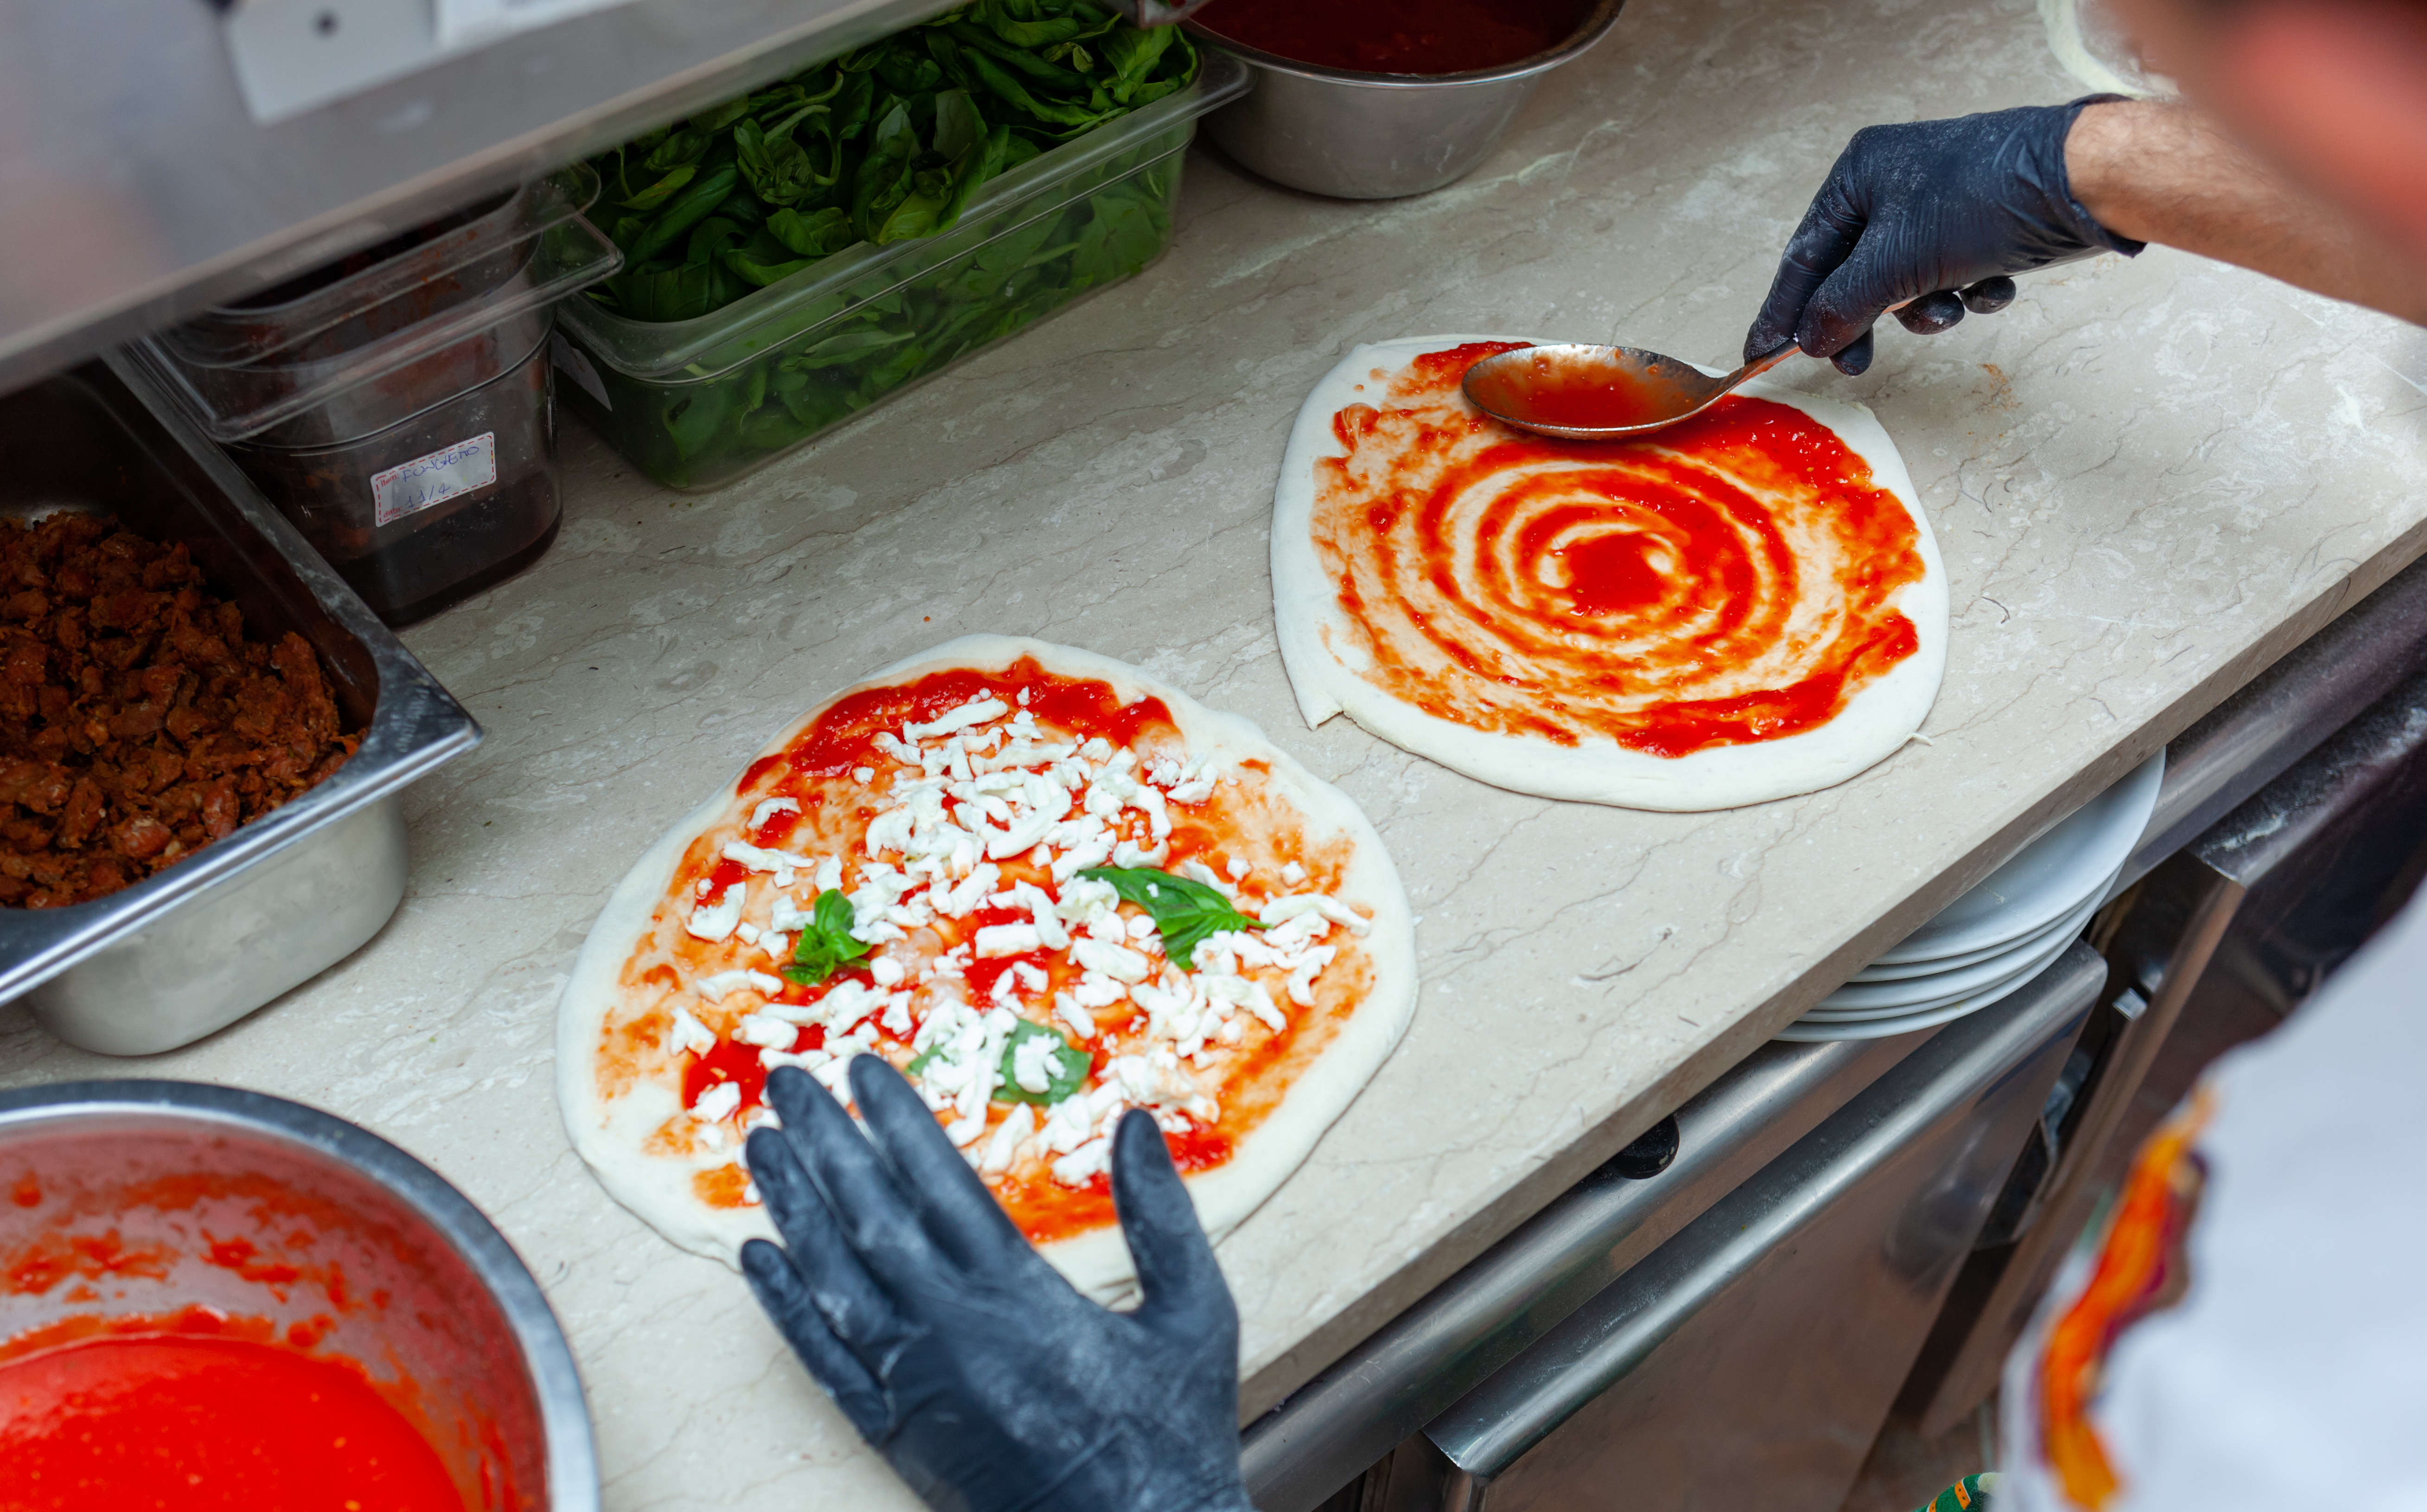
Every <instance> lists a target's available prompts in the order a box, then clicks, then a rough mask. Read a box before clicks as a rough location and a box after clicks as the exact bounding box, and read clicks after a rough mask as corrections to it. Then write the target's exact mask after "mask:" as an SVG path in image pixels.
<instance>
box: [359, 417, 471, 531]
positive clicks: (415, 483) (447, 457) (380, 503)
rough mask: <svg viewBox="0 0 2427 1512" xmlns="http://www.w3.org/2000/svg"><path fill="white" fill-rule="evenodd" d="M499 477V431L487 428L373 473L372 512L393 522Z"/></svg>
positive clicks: (380, 520)
mask: <svg viewBox="0 0 2427 1512" xmlns="http://www.w3.org/2000/svg"><path fill="white" fill-rule="evenodd" d="M496 481H497V432H496V431H482V432H481V433H480V434H479V435H477V436H474V437H473V438H472V439H471V440H469V441H458V442H457V443H455V444H454V445H453V446H451V447H440V448H439V449H438V450H436V451H433V452H432V453H431V454H430V455H429V456H427V457H415V458H414V459H413V460H412V461H411V462H407V463H398V464H397V465H396V466H394V467H391V468H389V469H388V470H387V471H385V472H383V473H374V474H372V475H371V515H372V517H373V518H374V519H376V520H377V521H378V522H379V523H380V524H382V525H393V524H395V523H396V522H397V521H399V520H401V519H403V518H404V517H405V516H406V515H408V514H412V513H414V512H417V511H420V510H426V509H428V508H430V507H431V506H432V505H433V504H444V503H446V502H447V501H448V499H450V498H453V497H455V496H458V495H460V494H468V493H470V492H472V491H473V490H474V489H476V488H486V487H488V486H489V485H490V484H491V483H494V482H496Z"/></svg>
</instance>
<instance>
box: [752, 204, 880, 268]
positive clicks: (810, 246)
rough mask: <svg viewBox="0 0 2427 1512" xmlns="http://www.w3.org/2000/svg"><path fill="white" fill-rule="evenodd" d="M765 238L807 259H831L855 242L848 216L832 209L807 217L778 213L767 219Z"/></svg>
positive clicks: (793, 213) (790, 212) (783, 212)
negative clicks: (767, 237) (771, 238)
mask: <svg viewBox="0 0 2427 1512" xmlns="http://www.w3.org/2000/svg"><path fill="white" fill-rule="evenodd" d="M767 234H768V236H772V237H773V238H774V240H775V242H776V244H777V245H778V246H780V247H781V248H782V249H783V250H784V251H786V252H790V253H792V254H793V255H794V256H796V257H808V258H817V257H826V256H831V255H832V254H834V253H836V252H840V251H842V250H843V249H844V248H845V247H848V246H850V245H851V244H852V243H853V242H855V241H856V240H858V239H859V238H858V236H857V234H856V233H855V232H854V231H853V230H852V228H851V216H850V214H849V213H848V212H846V211H844V210H842V209H841V208H839V207H838V206H835V205H828V206H826V207H825V208H824V209H823V210H819V211H815V212H813V213H811V214H808V215H803V214H801V212H799V211H798V210H790V209H786V210H778V211H776V212H775V213H774V215H771V216H769V217H768V218H767Z"/></svg>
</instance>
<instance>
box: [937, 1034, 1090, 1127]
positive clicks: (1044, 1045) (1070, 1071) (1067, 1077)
mask: <svg viewBox="0 0 2427 1512" xmlns="http://www.w3.org/2000/svg"><path fill="white" fill-rule="evenodd" d="M912 1064H913V1065H916V1064H917V1063H916V1062H913V1063H912ZM1090 1065H1091V1063H1090V1061H1089V1059H1088V1056H1087V1052H1086V1051H1084V1050H1083V1049H1079V1048H1078V1047H1076V1046H1074V1045H1072V1044H1071V1043H1070V1042H1069V1041H1068V1040H1067V1039H1064V1038H1063V1037H1062V1035H1061V1034H1060V1033H1059V1032H1057V1031H1054V1030H1051V1029H1048V1028H1046V1027H1045V1026H1044V1025H1043V1024H1040V1023H1038V1022H1036V1021H1035V1020H1034V1019H1033V1018H1023V1019H1021V1020H1020V1021H1019V1022H1018V1023H1016V1024H1014V1025H1012V1026H1011V1034H1010V1037H1009V1038H1007V1039H1005V1040H1004V1041H1003V1042H1002V1065H1000V1066H999V1067H998V1068H997V1074H998V1075H1000V1076H1001V1077H1002V1085H1001V1086H999V1087H997V1088H995V1089H994V1100H995V1101H997V1102H1031V1103H1035V1104H1037V1105H1038V1106H1040V1107H1050V1106H1051V1105H1052V1104H1054V1103H1057V1102H1060V1101H1061V1100H1062V1099H1064V1098H1065V1097H1069V1096H1070V1095H1071V1094H1073V1093H1075V1092H1078V1091H1080V1090H1082V1089H1083V1088H1084V1087H1085V1086H1086V1084H1087V1072H1088V1070H1089V1068H1090Z"/></svg>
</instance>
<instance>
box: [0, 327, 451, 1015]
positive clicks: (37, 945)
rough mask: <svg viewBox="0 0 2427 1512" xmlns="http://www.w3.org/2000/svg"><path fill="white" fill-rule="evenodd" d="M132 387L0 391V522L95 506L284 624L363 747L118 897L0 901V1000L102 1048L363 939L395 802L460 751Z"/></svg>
mask: <svg viewBox="0 0 2427 1512" xmlns="http://www.w3.org/2000/svg"><path fill="white" fill-rule="evenodd" d="M150 382H151V381H150V380H149V379H147V378H145V377H144V376H143V375H141V374H139V373H130V374H129V375H128V376H127V377H125V378H123V379H122V378H120V377H118V376H115V375H114V374H113V373H112V372H110V371H108V370H106V369H104V368H103V367H101V366H97V365H96V366H87V367H83V368H80V369H78V370H77V371H75V372H73V373H71V374H69V375H67V376H65V377H61V378H55V379H52V380H50V381H48V382H41V383H37V384H35V385H34V386H32V387H31V388H27V389H23V390H20V391H18V392H17V393H14V394H10V395H8V396H7V397H5V398H0V513H5V514H8V515H12V516H16V517H19V518H33V517H38V516H40V515H42V514H46V513H50V512H55V511H58V510H102V511H108V512H114V513H115V514H117V515H118V517H119V518H120V519H121V520H122V521H123V522H125V524H126V526H127V527H128V528H130V529H133V530H136V531H138V532H139V533H140V534H143V535H146V536H149V537H150V538H152V539H153V540H155V541H182V542H184V543H186V545H187V547H188V548H189V549H190V550H191V552H192V554H193V560H194V561H195V563H196V564H197V565H199V566H200V567H201V568H202V569H203V573H204V577H206V578H207V579H208V581H209V583H210V585H211V589H212V592H214V593H217V594H218V595H220V597H222V598H226V599H229V600H232V601H233V602H235V603H236V606H237V607H238V608H239V609H241V610H243V611H244V618H245V625H246V626H247V628H248V629H250V630H251V631H252V634H254V635H255V636H260V637H268V638H272V639H274V638H275V637H277V636H279V635H281V634H284V633H285V632H286V631H288V630H293V631H295V632H297V633H298V634H300V635H301V636H302V637H303V639H304V640H306V641H308V642H311V643H312V647H313V649H314V650H316V651H318V653H319V654H320V661H321V664H322V666H324V667H325V668H326V669H327V671H328V673H329V676H330V683H331V691H333V692H334V695H335V697H336V700H337V707H338V710H339V712H340V714H341V715H342V716H343V718H344V719H345V721H346V723H347V725H348V727H350V728H354V729H360V730H361V731H362V732H363V743H362V748H361V749H360V750H358V751H357V752H355V753H354V756H353V758H352V759H351V760H350V761H348V762H347V763H346V764H345V765H344V766H343V767H341V768H339V769H338V770H337V772H336V774H335V775H334V776H332V777H331V778H330V779H329V780H328V781H326V782H324V783H322V784H320V786H318V788H315V789H312V790H311V791H310V792H307V793H305V794H303V795H302V796H301V797H300V798H298V799H296V800H294V801H293V802H292V803H289V804H287V805H285V807H283V808H278V809H274V810H272V811H271V812H269V813H268V814H265V815H263V816H261V817H260V818H258V819H256V820H254V821H252V822H251V823H249V824H246V825H245V826H244V827H243V828H241V829H239V830H237V831H236V833H235V834H234V835H231V836H229V837H227V838H226V839H223V840H220V841H218V842H216V843H215V844H212V845H208V846H205V847H204V848H203V849H202V850H200V851H197V852H195V853H194V854H193V855H192V856H190V857H188V858H187V859H186V860H184V861H180V862H178V863H177V864H176V865H175V866H172V867H170V868H168V869H167V870H163V871H160V872H157V873H155V875H153V876H151V877H148V878H146V879H145V880H143V881H142V882H139V883H138V884H136V885H135V886H132V887H128V888H127V889H125V890H124V891H122V892H119V893H115V894H112V895H111V896H109V897H107V898H103V899H99V900H97V901H95V902H89V903H77V904H74V905H73V906H72V907H67V908H42V909H28V908H0V1002H6V1001H9V1000H14V999H16V998H20V997H24V998H26V999H28V1000H29V1002H30V1004H31V1006H32V1008H33V1010H34V1013H35V1015H36V1016H38V1017H39V1018H40V1019H41V1021H42V1023H43V1025H44V1027H46V1028H48V1029H49V1030H50V1031H51V1032H53V1033H55V1034H57V1035H58V1036H59V1037H60V1038H61V1039H64V1040H66V1041H67V1042H68V1043H70V1044H72V1045H77V1046H81V1047H82V1048H84V1049H89V1050H98V1051H101V1052H102V1053H104V1054H108V1055H143V1054H150V1053H152V1052H154V1051H157V1050H166V1049H174V1048H176V1047H177V1046H180V1045H183V1044H186V1043H187V1042H188V1041H191V1040H196V1039H200V1038H202V1037H203V1036H204V1034H207V1033H209V1032H212V1031H213V1030H216V1029H219V1028H220V1027H221V1026H223V1025H226V1024H229V1023H232V1022H234V1021H235V1020H236V1019H238V1018H241V1017H243V1016H245V1015H246V1014H249V1013H251V1012H252V1010H254V1009H255V1008H258V1007H260V1006H261V1005H262V1004H263V1003H266V1002H268V1001H269V1000H270V999H272V998H275V997H277V996H278V995H279V994H280V993H282V992H285V990H286V989H287V988H289V987H292V986H294V985H295V984H298V983H300V982H302V981H303V980H305V979H306V978H308V977H311V976H313V975H315V974H317V973H318V972H319V971H321V970H323V969H325V968H327V967H330V966H333V965H334V964H335V963H337V962H338V961H340V960H343V959H344V958H345V957H346V956H348V955H350V954H352V953H353V951H355V950H357V949H358V948H360V947H361V946H362V944H363V943H364V942H365V941H366V940H368V939H369V938H370V937H371V936H372V935H376V934H378V933H379V929H380V926H381V925H383V924H384V923H386V922H387V919H388V916H389V915H391V914H393V913H395V912H396V905H397V903H398V902H399V901H401V900H402V899H403V897H404V874H405V840H404V818H403V814H402V811H401V809H400V808H399V798H398V795H399V792H400V791H401V790H402V789H404V787H405V786H406V785H407V784H409V783H411V782H413V781H415V779H416V778H419V777H421V776H423V775H424V774H426V773H428V772H430V771H431V770H432V769H433V768H435V767H437V766H438V765H439V764H440V763H441V762H444V761H447V760H448V759H450V758H451V757H453V756H459V755H461V754H462V753H464V752H465V751H468V750H470V749H471V748H472V747H473V746H474V745H475V744H477V743H478V742H479V740H480V739H481V730H480V726H479V725H477V724H475V723H473V722H472V716H471V715H470V714H468V713H466V712H465V711H464V707H463V706H462V705H461V704H458V703H457V702H455V700H454V699H453V698H450V697H449V696H448V693H447V690H445V689H444V688H441V687H439V686H438V683H437V681H436V679H434V678H432V676H431V675H430V674H429V673H428V672H427V671H426V670H424V668H423V667H422V665H421V663H420V662H419V661H417V660H415V659H414V656H413V653H412V652H410V651H407V650H406V649H405V648H404V645H403V643H402V642H399V641H398V640H397V638H396V637H395V636H394V635H393V634H391V633H390V632H389V631H388V629H387V627H386V626H383V625H382V624H381V623H380V622H379V618H378V616H376V615H374V614H373V613H372V612H371V611H370V610H368V609H367V608H366V607H365V606H364V604H363V601H362V600H361V599H360V598H358V597H356V596H355V595H354V592H353V590H351V589H350V588H348V587H347V586H346V584H345V583H344V581H343V580H342V579H340V578H339V577H337V575H336V574H335V573H334V572H333V571H331V570H330V568H329V567H328V565H327V564H326V563H324V562H323V561H321V560H320V558H319V557H318V554H317V553H315V552H314V551H313V550H312V548H311V547H310V546H308V545H305V544H304V542H303V538H302V537H301V536H300V535H298V534H296V532H295V528H294V527H293V526H291V525H289V524H287V523H286V521H285V519H284V518H282V517H281V516H280V515H279V513H278V512H277V511H276V510H273V509H271V508H270V507H269V505H268V504H267V503H265V502H263V500H262V498H261V496H260V495H259V494H258V493H257V492H255V491H254V489H253V486H252V483H251V482H249V481H247V480H246V479H245V476H244V475H243V474H242V473H241V472H238V471H237V470H236V464H235V463H232V462H230V461H228V459H227V456H226V454H225V453H223V452H221V451H220V448H219V447H215V446H213V445H212V444H211V443H210V442H209V441H207V440H205V439H204V438H203V437H202V436H201V435H200V434H199V433H198V432H196V431H193V430H192V428H191V427H189V426H187V424H186V423H185V422H184V421H183V420H181V419H178V418H176V417H175V415H176V412H175V410H174V409H173V407H172V406H171V405H170V404H169V403H168V401H167V400H166V399H165V398H163V397H161V396H160V395H159V393H158V391H157V390H156V389H154V388H152V387H151V386H150ZM130 385H134V386H130ZM138 390H140V391H141V394H142V395H143V396H148V397H149V398H150V399H151V401H152V402H151V407H150V408H146V405H145V403H144V401H143V398H142V397H138Z"/></svg>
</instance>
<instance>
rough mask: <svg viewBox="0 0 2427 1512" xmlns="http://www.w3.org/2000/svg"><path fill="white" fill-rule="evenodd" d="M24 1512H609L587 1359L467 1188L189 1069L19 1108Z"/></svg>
mask: <svg viewBox="0 0 2427 1512" xmlns="http://www.w3.org/2000/svg"><path fill="white" fill-rule="evenodd" d="M0 1467H6V1470H5V1471H4V1472H0V1479H5V1481H6V1483H7V1484H6V1486H5V1488H0V1505H5V1506H6V1507H7V1508H8V1512H54V1509H59V1512H65V1509H68V1508H75V1509H79V1512H84V1509H94V1508H104V1507H108V1508H119V1507H124V1508H137V1507H140V1508H144V1509H147V1512H152V1509H157V1512H204V1509H210V1512H219V1509H222V1508H226V1509H235V1508H244V1509H247V1512H278V1509H285V1508H313V1509H321V1508H326V1509H329V1512H338V1509H341V1508H342V1509H345V1512H459V1509H460V1512H596V1508H597V1506H598V1472H597V1467H596V1461H595V1455H594V1451H593V1445H592V1440H591V1432H590V1419H589V1413H588V1411H587V1408H586V1407H585V1406H584V1403H583V1398H582V1392H581V1381H580V1377H579V1375H578V1374H577V1373H576V1371H575V1369H574V1363H573V1357H572V1354H571V1352H570V1351H569V1350H568V1349H567V1348H566V1345H565V1341H564V1335H563V1333H562V1330H561V1329H560V1328H559V1327H558V1325H557V1321H556V1317H555V1314H554V1313H553V1312H552V1311H551V1310H550V1309H549V1308H548V1305H547V1301H546V1298H545V1297H544V1296H543V1295H542V1294H541V1293H540V1289H539V1285H538V1283H537V1282H536V1281H534V1280H533V1279H532V1278H531V1275H530V1272H529V1270H528V1269H526V1268H525V1266H524V1265H523V1263H522V1261H521V1260H520V1259H518V1258H517V1257H516V1256H515V1254H514V1252H513V1248H512V1247H511V1246H510V1245H508V1244H507V1243H506V1241H505V1238H504V1236H503V1235H501V1234H499V1233H498V1232H497V1228H496V1227H494V1226H493V1225H491V1224H490V1223H489V1221H488V1220H487V1219H486V1218H484V1217H482V1216H481V1212H480V1210H478V1209H477V1208H475V1207H474V1206H473V1205H472V1204H471V1202H470V1201H469V1200H467V1199H466V1198H465V1197H464V1195H463V1194H462V1193H460V1192H458V1191H456V1190H455V1189H454V1188H453V1187H452V1186H450V1185H448V1182H447V1181H446V1180H445V1179H443V1178H441V1177H440V1176H439V1175H438V1174H437V1173H436V1172H435V1171H432V1169H430V1167H428V1166H426V1165H424V1164H422V1163H421V1162H419V1161H417V1160H415V1159H414V1158H413V1157H412V1156H410V1155H408V1154H406V1153H405V1152H404V1151H402V1150H400V1149H399V1148H397V1147H396V1146H393V1145H391V1144H389V1143H387V1142H386V1141H385V1140H383V1139H381V1138H379V1137H378V1136H376V1135H374V1134H371V1133H369V1132H367V1131H366V1130H362V1129H359V1128H356V1127H355V1126H354V1125H352V1124H350V1123H347V1122H346V1121H345V1120H343V1119H340V1118H336V1117H333V1116H331V1115H330V1114H324V1113H320V1112H318V1111H317V1110H315V1109H312V1108H307V1107H304V1106H303V1105H301V1104H300V1103H295V1102H289V1101H286V1100H285V1099H284V1098H279V1097H269V1096H266V1095H264V1094H261V1093H256V1092H246V1091H240V1090H237V1089H234V1088H228V1087H215V1086H204V1085H198V1084H194V1083H189V1082H179V1081H83V1082H70V1083H63V1084H60V1085H57V1086H51V1087H39V1088H32V1089H27V1090H22V1091H16V1092H9V1093H0Z"/></svg>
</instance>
